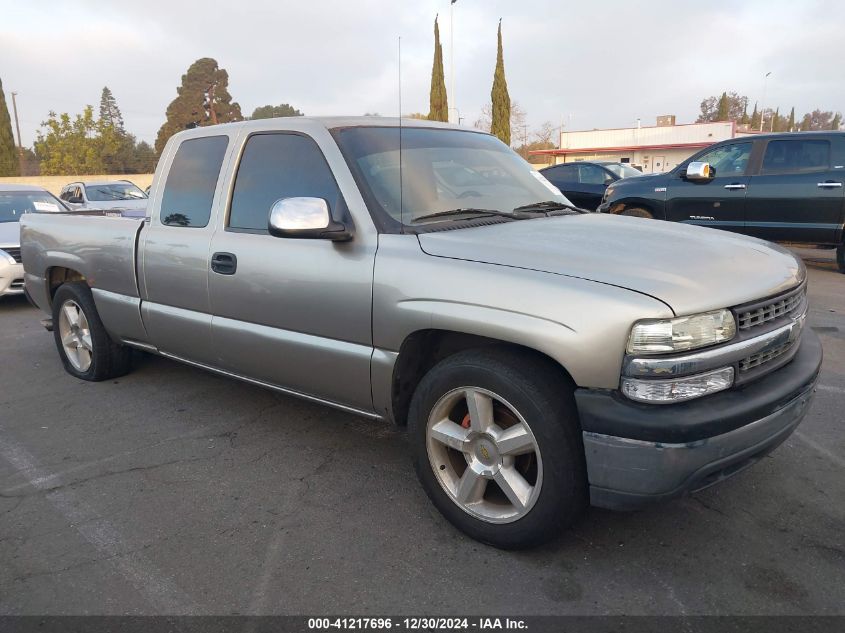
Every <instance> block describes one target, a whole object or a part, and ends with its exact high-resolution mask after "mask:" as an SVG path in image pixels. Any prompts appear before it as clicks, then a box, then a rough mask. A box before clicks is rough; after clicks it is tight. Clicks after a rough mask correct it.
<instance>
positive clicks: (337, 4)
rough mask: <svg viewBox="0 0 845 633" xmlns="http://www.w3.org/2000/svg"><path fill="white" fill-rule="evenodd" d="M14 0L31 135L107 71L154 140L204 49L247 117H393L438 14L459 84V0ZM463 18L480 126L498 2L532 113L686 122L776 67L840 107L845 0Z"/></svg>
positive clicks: (465, 0) (464, 109)
mask: <svg viewBox="0 0 845 633" xmlns="http://www.w3.org/2000/svg"><path fill="white" fill-rule="evenodd" d="M18 4H19V5H22V6H19V7H16V11H15V12H14V13H13V14H12V16H11V17H8V16H7V17H5V18H4V21H3V25H2V27H0V29H2V33H0V78H2V79H3V84H4V87H5V89H6V90H7V91H10V90H15V91H17V92H18V93H19V97H18V105H19V109H20V114H21V128H22V129H21V131H22V133H23V135H24V142H25V143H26V144H30V143H31V142H32V140H33V139H34V137H35V133H36V130H37V128H38V125H39V123H40V121H42V120H43V119H44V118H45V117H46V115H47V112H48V111H49V110H51V109H52V110H56V111H69V112H78V111H80V110H81V109H82V108H83V107H84V105H85V104H93V105H95V106H96V104H97V103H98V101H99V96H100V90H101V89H102V87H103V86H104V85H108V86H109V87H110V88H111V89H112V91H113V92H114V94H115V96H116V98H117V100H118V104H119V106H120V107H121V109H122V111H123V113H124V118H125V120H126V124H127V128H128V129H129V130H130V131H131V132H133V133H135V134H136V135H137V136H139V137H140V138H142V139H144V140H147V141H152V140H153V139H154V138H155V135H156V132H157V131H158V128H159V126H160V125H161V124H162V122H163V120H164V111H165V108H166V107H167V104H168V103H169V102H170V101H171V100H172V99H173V98H174V97H175V96H176V87H177V86H178V85H179V83H180V78H181V75H182V74H183V73H184V72H185V71H186V69H187V68H188V66H189V65H190V64H191V63H192V62H193V61H194V60H196V59H198V58H200V57H214V58H215V59H217V60H218V62H219V63H220V65H221V66H222V67H223V68H225V69H226V70H227V71H228V72H229V76H230V92H231V93H232V95H233V97H234V98H235V100H237V101H238V102H239V103H240V104H241V107H242V110H243V111H244V113H245V114H249V113H250V112H252V110H253V109H254V108H255V107H257V106H260V105H265V104H276V103H282V102H287V103H291V104H292V105H294V106H295V107H298V108H299V109H301V110H304V111H305V112H306V113H308V114H314V115H319V114H363V113H364V112H379V113H381V114H390V115H392V114H395V113H396V112H397V111H398V107H399V104H398V92H399V85H398V83H399V81H398V80H399V73H398V60H397V53H398V50H397V49H398V38H399V36H401V37H402V109H403V111H404V112H406V113H407V112H413V111H422V112H426V111H427V110H428V89H429V82H430V72H431V60H432V52H433V50H432V48H433V42H432V27H433V24H432V23H433V19H434V15H435V14H436V13H438V12H439V13H440V20H441V37H442V39H443V44H444V54H445V56H446V57H445V60H444V61H445V65H446V69H447V87H449V81H448V72H449V66H450V59H451V57H450V53H451V47H450V38H451V33H450V19H449V12H450V6H449V2H448V0H418V1H417V2H414V3H409V2H396V1H391V0H356V1H355V2H349V1H342V0H312V1H310V2H301V1H298V2H291V1H281V2H280V1H278V0H275V1H271V0H246V1H245V2H241V3H231V2H230V3H222V2H217V3H214V2H203V3H199V2H189V3H186V2H174V1H173V0H168V1H165V0H145V2H140V3H139V2H131V3H130V2H117V1H115V2H104V1H94V0H79V1H78V2H76V3H73V5H72V6H70V5H69V4H64V5H61V4H58V3H51V5H50V10H49V14H50V15H49V19H45V16H44V13H45V10H44V8H43V3H37V4H38V6H37V7H36V6H35V5H33V4H32V3H28V4H25V3H18ZM454 15H455V54H454V59H455V75H456V81H455V84H456V86H455V87H456V95H450V105H452V106H455V105H457V107H458V108H459V109H460V111H461V116H462V117H463V119H464V121H465V123H468V124H471V123H472V121H474V120H475V118H477V116H478V114H479V112H480V110H481V107H482V106H483V105H484V104H485V103H486V102H487V101H488V100H489V95H490V86H491V83H492V78H493V67H494V64H495V53H496V25H497V22H498V19H499V18H500V17H501V18H503V30H504V46H505V66H506V72H507V78H508V84H509V88H510V93H511V97H512V98H513V99H514V100H516V101H518V102H519V103H520V105H521V106H522V107H523V109H524V110H525V111H526V112H527V114H528V122H529V124H530V125H531V126H538V125H539V124H540V123H542V122H543V121H546V120H551V121H552V122H553V123H555V124H558V123H560V122H565V123H567V124H569V123H570V122H571V125H572V127H574V128H582V129H583V128H588V129H589V128H594V127H619V126H625V125H631V124H633V123H634V122H635V121H636V119H637V118H642V120H643V122H644V123H646V124H647V123H650V122H652V121H653V120H654V117H656V116H657V115H659V114H669V113H672V114H676V115H678V120H679V122H688V121H691V120H693V119H694V118H695V116H696V115H697V111H698V104H699V102H700V101H701V99H702V98H704V97H706V96H708V95H711V94H716V93H721V92H722V91H723V90H736V91H737V92H740V93H741V94H747V95H748V96H749V98H750V99H751V101H752V102H753V101H755V100H762V89H763V75H764V74H765V72H767V71H772V76H771V77H770V78H769V82H768V86H767V92H768V98H767V104H769V105H779V106H780V107H781V110H782V111H783V110H787V109H788V108H789V107H791V106H792V105H794V106H795V107H796V111H797V112H799V113H800V112H803V111H806V110H809V109H812V108H815V107H820V108H823V109H837V110H843V109H845V82H842V81H839V80H838V75H837V73H836V72H832V71H831V67H830V65H829V64H830V60H831V59H834V58H835V56H836V53H837V52H838V50H839V48H840V44H839V42H840V29H839V28H838V25H840V24H842V23H843V21H845V3H841V2H831V1H824V0H818V1H815V2H807V3H802V5H801V7H800V8H799V7H797V6H796V5H794V3H790V2H771V1H767V2H763V1H762V0H749V1H747V2H742V3H739V2H728V3H720V4H719V5H718V7H716V8H714V7H712V6H711V7H708V6H706V5H702V4H701V3H700V2H692V1H687V0H684V1H678V0H675V1H671V2H670V1H668V0H665V1H655V2H647V3H646V2H631V1H630V0H627V1H624V0H605V1H603V2H600V3H595V2H589V3H587V2H582V3H575V2H561V1H560V0H557V1H552V0H532V1H531V2H520V3H515V2H512V1H507V0H485V1H484V2H479V1H478V0H459V1H458V3H457V4H456V5H455V6H454ZM787 35H788V36H787ZM455 96H456V97H457V99H455V98H454V97H455Z"/></svg>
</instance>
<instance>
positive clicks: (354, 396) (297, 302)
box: [208, 128, 377, 412]
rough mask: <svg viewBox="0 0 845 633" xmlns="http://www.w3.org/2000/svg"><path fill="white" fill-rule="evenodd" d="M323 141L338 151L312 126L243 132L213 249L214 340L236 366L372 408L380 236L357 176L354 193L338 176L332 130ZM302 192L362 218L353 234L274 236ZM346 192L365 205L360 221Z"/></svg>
mask: <svg viewBox="0 0 845 633" xmlns="http://www.w3.org/2000/svg"><path fill="white" fill-rule="evenodd" d="M314 134H315V135H316V134H317V132H316V131H315V132H314ZM321 139H322V140H321V142H322V143H323V146H324V147H330V148H332V149H333V152H332V153H331V156H330V157H329V158H328V159H327V157H326V156H325V155H324V153H323V151H322V150H321V148H320V146H319V145H318V144H317V142H315V140H314V138H313V137H312V136H309V135H306V134H303V133H298V132H292V131H278V132H258V133H254V134H251V135H249V136H248V137H246V138H245V139H242V140H241V141H240V143H241V144H242V148H241V149H240V155H241V157H240V162H239V164H238V165H237V167H236V169H235V170H234V184H233V187H232V193H231V202H230V204H229V208H228V213H226V214H225V221H224V223H223V224H222V225H221V226H219V227H218V228H217V230H216V231H215V233H214V235H213V237H212V241H211V248H210V264H211V265H210V272H209V277H208V287H209V291H210V299H211V312H212V314H213V321H212V332H213V340H214V348H215V350H216V351H217V353H218V354H219V356H220V359H221V361H222V367H223V368H224V369H226V370H227V371H230V372H232V373H234V374H237V375H239V376H243V377H246V378H249V379H253V380H256V381H259V382H261V383H264V384H269V385H273V386H276V387H279V388H282V389H286V390H290V391H293V392H296V393H298V394H304V395H306V396H311V397H313V398H316V399H320V400H325V401H330V402H332V403H335V404H340V405H343V406H346V407H350V408H353V409H355V410H358V411H364V412H371V411H372V397H371V392H370V359H371V357H372V352H373V346H372V325H371V310H372V280H373V265H374V261H375V250H376V245H377V234H376V233H375V227H373V226H372V224H370V225H367V224H366V223H365V222H363V221H362V220H363V216H364V215H365V214H366V213H367V212H366V208H364V206H363V201H362V200H361V198H360V194H359V193H358V191H357V188H356V187H355V186H354V181H352V179H351V175H349V177H348V178H347V180H346V181H345V182H346V184H347V189H346V191H342V190H341V188H340V186H339V185H338V182H337V180H336V179H335V177H334V174H335V173H340V172H345V173H346V174H348V173H349V172H348V168H347V167H346V164H345V162H344V161H343V158H342V156H341V155H340V152H339V151H338V150H337V147H336V145H334V141H333V140H332V138H331V136H330V135H329V133H328V131H326V130H325V128H323V129H322V136H321ZM328 160H332V161H333V163H332V165H331V167H330V166H329V162H328ZM291 197H311V198H322V199H324V200H326V201H327V203H328V206H329V209H330V212H331V213H332V215H333V216H334V218H335V219H336V220H339V221H343V222H344V224H347V225H351V226H354V233H353V238H352V239H351V240H350V241H347V242H332V241H329V240H323V239H296V238H282V237H274V236H272V235H270V233H269V232H268V221H269V216H270V209H271V207H272V206H273V203H274V202H276V201H277V200H279V199H281V198H291ZM347 201H352V204H357V205H358V206H357V207H356V209H357V213H358V215H357V217H356V218H355V221H353V218H352V214H351V213H350V210H349V206H348V205H347ZM368 217H369V216H367V218H368Z"/></svg>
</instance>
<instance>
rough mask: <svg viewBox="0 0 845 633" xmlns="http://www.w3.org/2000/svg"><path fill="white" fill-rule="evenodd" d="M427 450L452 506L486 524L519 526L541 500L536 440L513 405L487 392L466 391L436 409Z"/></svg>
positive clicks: (451, 395) (431, 417)
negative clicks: (539, 498) (513, 522)
mask: <svg viewBox="0 0 845 633" xmlns="http://www.w3.org/2000/svg"><path fill="white" fill-rule="evenodd" d="M426 450H427V452H428V459H429V462H430V464H431V468H432V470H433V471H434V475H435V477H436V478H437V480H438V482H440V485H441V486H442V487H443V489H444V490H445V491H446V493H447V494H448V495H449V497H450V498H451V499H452V501H454V502H455V503H456V504H457V505H458V506H459V507H460V508H461V509H463V510H464V511H465V512H467V513H469V514H470V515H472V516H474V517H476V518H478V519H481V520H483V521H487V522H489V523H510V522H511V521H516V520H517V519H520V518H522V517H523V516H525V515H526V514H527V513H528V512H529V511H530V510H531V508H532V507H533V506H534V503H535V502H536V501H537V497H538V496H539V494H540V487H541V486H542V483H543V464H542V461H541V459H540V448H539V447H538V445H537V440H536V439H535V437H534V434H533V433H532V432H531V429H530V428H529V426H528V424H527V423H526V422H525V419H524V418H523V417H522V416H521V415H520V414H519V412H518V411H517V410H516V409H515V408H514V407H513V406H512V405H510V404H509V403H508V402H507V401H506V400H505V399H504V398H501V397H500V396H498V395H496V394H495V393H493V392H491V391H488V390H486V389H481V388H478V387H461V388H458V389H454V390H452V391H450V392H449V393H447V394H446V395H444V396H443V397H441V398H440V399H439V400H438V401H437V403H435V405H434V407H433V408H432V410H431V413H430V414H429V417H428V425H427V428H426Z"/></svg>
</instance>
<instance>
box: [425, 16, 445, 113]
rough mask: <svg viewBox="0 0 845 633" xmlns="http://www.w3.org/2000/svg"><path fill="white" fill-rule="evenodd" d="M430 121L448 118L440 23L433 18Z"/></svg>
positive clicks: (429, 99) (429, 98)
mask: <svg viewBox="0 0 845 633" xmlns="http://www.w3.org/2000/svg"><path fill="white" fill-rule="evenodd" d="M428 101H429V110H428V118H429V120H430V121H448V120H449V100H448V98H447V96H446V76H445V73H444V72H443V47H442V46H441V45H440V25H439V24H438V23H437V16H435V18H434V62H433V63H432V65H431V92H430V94H429V97H428Z"/></svg>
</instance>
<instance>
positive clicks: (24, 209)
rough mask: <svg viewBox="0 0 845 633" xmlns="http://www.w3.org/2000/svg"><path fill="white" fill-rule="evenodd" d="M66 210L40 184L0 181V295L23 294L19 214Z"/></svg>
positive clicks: (66, 209)
mask: <svg viewBox="0 0 845 633" xmlns="http://www.w3.org/2000/svg"><path fill="white" fill-rule="evenodd" d="M68 210H69V209H68V208H67V207H66V206H65V205H64V204H62V203H61V202H60V201H59V200H58V199H57V198H56V197H55V196H54V195H53V194H52V193H50V192H49V191H47V190H46V189H42V188H41V187H34V186H32V185H16V184H0V297H2V296H4V295H20V294H23V287H24V284H23V264H22V263H21V229H20V219H21V216H23V215H24V214H25V213H36V212H42V213H57V212H62V211H68Z"/></svg>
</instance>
